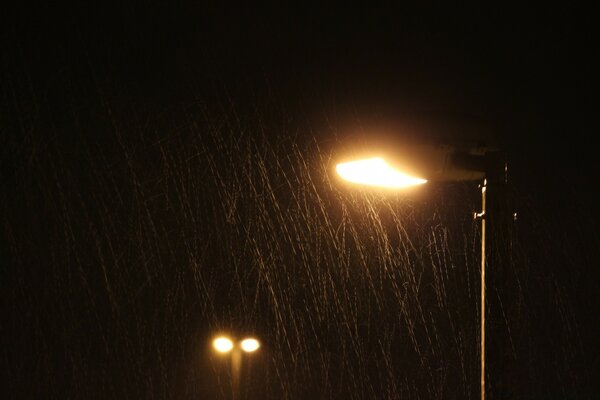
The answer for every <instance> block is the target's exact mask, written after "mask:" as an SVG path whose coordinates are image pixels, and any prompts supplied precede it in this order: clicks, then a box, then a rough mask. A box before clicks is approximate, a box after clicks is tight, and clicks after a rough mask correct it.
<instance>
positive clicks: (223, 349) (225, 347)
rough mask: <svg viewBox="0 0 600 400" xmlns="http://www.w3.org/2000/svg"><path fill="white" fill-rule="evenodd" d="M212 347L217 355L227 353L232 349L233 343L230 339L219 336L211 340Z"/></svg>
mask: <svg viewBox="0 0 600 400" xmlns="http://www.w3.org/2000/svg"><path fill="white" fill-rule="evenodd" d="M213 347H214V349H215V350H216V351H218V352H219V353H228V352H230V351H231V349H233V342H232V341H231V339H229V338H227V337H225V336H221V337H218V338H216V339H215V340H213Z"/></svg>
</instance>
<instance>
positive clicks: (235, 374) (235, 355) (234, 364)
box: [212, 336, 260, 399]
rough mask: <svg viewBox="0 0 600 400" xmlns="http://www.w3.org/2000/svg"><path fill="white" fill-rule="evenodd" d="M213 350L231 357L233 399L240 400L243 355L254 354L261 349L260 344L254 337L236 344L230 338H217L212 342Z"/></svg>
mask: <svg viewBox="0 0 600 400" xmlns="http://www.w3.org/2000/svg"><path fill="white" fill-rule="evenodd" d="M212 346H213V349H214V350H215V351H216V352H217V353H218V354H219V355H229V356H230V357H231V383H232V391H233V398H234V399H237V398H239V390H240V372H241V370H242V353H249V354H251V353H254V352H256V351H257V350H258V349H259V348H260V342H259V341H258V339H256V338H253V337H247V338H244V339H243V340H241V341H239V342H237V343H235V342H234V340H233V339H231V338H230V337H228V336H217V337H215V338H214V339H213V341H212Z"/></svg>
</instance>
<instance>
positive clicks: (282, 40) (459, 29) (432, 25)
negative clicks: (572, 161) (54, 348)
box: [3, 2, 595, 161]
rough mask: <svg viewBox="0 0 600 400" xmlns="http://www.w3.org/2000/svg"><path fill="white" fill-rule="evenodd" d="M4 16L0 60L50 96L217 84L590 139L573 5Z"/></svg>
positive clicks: (167, 96)
mask: <svg viewBox="0 0 600 400" xmlns="http://www.w3.org/2000/svg"><path fill="white" fill-rule="evenodd" d="M14 14H15V16H14V17H13V13H11V12H8V13H7V14H6V16H5V18H6V19H7V20H8V23H7V24H6V25H5V27H4V29H3V41H4V43H5V44H6V45H5V48H7V51H5V52H4V59H5V61H4V65H5V69H6V70H8V71H12V72H9V73H10V74H17V75H19V74H22V75H27V76H30V77H31V80H32V85H35V86H34V87H35V88H37V89H36V90H37V94H38V95H39V96H42V98H48V100H47V101H49V102H52V100H51V99H52V96H57V100H58V101H60V98H61V96H65V93H64V92H65V89H66V87H67V86H71V87H72V88H73V90H72V91H73V92H74V93H73V94H72V95H73V96H85V95H86V93H87V92H91V90H89V88H84V85H85V83H86V82H87V83H90V85H91V86H93V85H94V82H100V83H105V85H104V86H105V87H106V88H107V89H106V90H115V91H118V93H117V94H116V96H119V97H122V98H130V99H133V101H139V102H154V103H155V104H156V105H157V107H158V108H161V107H162V108H165V107H169V106H172V105H173V104H177V103H178V102H179V103H184V102H186V101H188V102H189V101H192V100H194V99H198V98H199V97H204V98H209V97H210V96H215V95H216V96H223V93H225V91H226V92H227V95H228V96H231V97H232V98H235V99H237V103H238V104H239V107H243V106H244V105H246V104H252V103H253V102H256V99H257V98H260V97H261V96H279V98H282V99H283V101H284V102H285V103H286V106H287V107H294V106H297V107H300V108H301V109H303V110H306V111H307V112H309V115H313V114H314V113H316V114H319V113H321V114H325V113H328V112H330V110H331V109H332V108H333V107H335V108H336V109H337V111H338V112H339V110H340V109H342V110H344V109H347V108H348V109H352V110H353V111H356V112H358V113H368V112H370V113H376V114H377V113H382V114H384V115H394V114H396V113H398V112H412V111H415V110H416V111H420V112H426V113H429V112H432V113H455V114H461V115H469V116H478V117H481V118H485V119H486V120H489V121H491V123H493V124H495V125H497V126H500V125H501V126H500V128H498V131H499V132H500V136H502V138H503V140H504V139H506V141H507V142H519V143H522V142H523V143H525V144H526V145H527V146H529V148H531V150H532V152H534V153H537V152H539V151H540V150H539V146H540V145H542V144H543V145H545V144H547V142H552V144H553V145H555V146H554V147H553V149H559V148H560V149H563V150H564V149H565V147H567V148H568V149H570V150H573V154H571V156H573V155H576V154H575V153H576V152H577V151H579V150H584V149H586V148H588V147H589V146H586V145H584V144H582V141H584V140H585V139H588V136H587V134H588V132H589V131H590V129H589V126H588V123H589V122H590V115H589V114H590V112H591V107H592V106H591V104H592V98H593V89H592V86H593V85H592V81H593V78H594V76H593V75H594V74H595V72H594V68H593V66H592V63H591V60H592V52H593V45H592V40H593V35H592V20H591V17H590V16H589V13H586V11H585V10H584V9H580V8H579V7H575V6H572V7H560V6H558V5H557V6H549V5H545V6H544V7H533V6H532V7H529V8H526V7H514V8H511V7H508V6H507V7H498V8H491V7H490V8H478V7H457V8H454V7H450V6H446V7H441V8H437V7H414V6H410V5H406V6H404V5H396V6H389V5H386V6H382V5H370V4H369V5H368V4H364V5H362V6H361V5H355V6H348V5H345V6H337V5H328V4H316V5H309V4H302V5H297V6H287V5H286V6H284V5H277V6H268V7H267V6H264V7H260V6H254V5H245V6H239V7H230V6H227V5H223V4H217V2H215V4H211V3H205V2H199V3H198V4H193V5H186V6H172V5H155V6H152V5H148V6H146V5H144V6H128V5H123V6H122V7H118V8H113V7H109V6H106V5H100V6H98V5H96V6H87V5H86V6H83V5H76V6H70V7H55V6H54V5H52V6H51V5H43V6H40V7H38V8H29V7H28V8H25V9H20V10H17V11H16V12H15V13H14ZM108 88H112V89H108ZM78 91H79V92H82V93H79V92H78ZM310 113H313V114H310ZM567 137H568V139H567ZM567 140H568V141H569V142H570V143H572V144H571V145H569V146H563V145H562V144H563V142H564V141H567ZM574 141H577V142H575V143H574ZM589 155H590V154H589V153H587V152H586V156H589ZM540 157H545V156H543V155H542V156H540ZM540 161H541V158H540Z"/></svg>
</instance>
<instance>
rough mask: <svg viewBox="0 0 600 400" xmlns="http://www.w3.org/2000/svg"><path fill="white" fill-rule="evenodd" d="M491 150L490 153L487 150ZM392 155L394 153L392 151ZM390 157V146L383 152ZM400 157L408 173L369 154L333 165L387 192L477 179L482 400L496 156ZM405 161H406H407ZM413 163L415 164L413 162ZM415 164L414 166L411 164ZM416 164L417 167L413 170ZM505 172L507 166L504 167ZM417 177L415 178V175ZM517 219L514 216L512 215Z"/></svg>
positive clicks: (449, 151) (408, 152)
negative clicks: (490, 190) (490, 196)
mask: <svg viewBox="0 0 600 400" xmlns="http://www.w3.org/2000/svg"><path fill="white" fill-rule="evenodd" d="M490 150H491V151H490ZM391 152H392V154H394V153H396V152H395V151H394V150H391ZM386 153H387V154H390V149H389V147H388V148H387V151H386ZM398 153H400V155H401V156H400V157H394V160H395V161H398V160H399V159H400V163H396V164H402V165H403V167H405V168H406V169H407V170H409V171H410V172H406V171H405V170H400V169H398V168H396V167H394V164H395V163H393V162H389V161H387V160H385V159H384V158H383V157H380V156H376V157H373V156H372V155H373V154H370V157H367V158H360V159H352V160H347V161H346V162H342V163H339V164H337V165H336V172H337V173H338V175H340V177H341V178H342V179H344V180H346V181H348V182H352V183H354V184H362V185H368V186H377V187H383V188H387V189H405V188H409V187H412V186H416V185H422V184H425V183H427V182H428V181H438V182H442V181H474V180H480V181H481V182H482V184H481V185H480V188H481V212H478V213H474V217H475V218H476V219H479V220H481V319H480V322H481V324H480V339H481V340H480V354H481V367H480V370H481V400H485V264H486V251H485V250H486V243H485V242H486V230H485V228H486V220H485V217H486V194H487V184H488V179H487V177H486V175H487V174H488V173H490V174H492V175H494V174H496V173H497V172H498V171H497V170H498V168H497V166H498V160H499V159H500V158H499V157H498V155H499V153H498V152H497V151H496V150H495V149H486V148H482V147H464V148H456V147H452V146H434V145H409V146H406V147H403V148H402V149H398ZM407 160H408V161H407ZM413 162H414V163H413ZM413 164H414V165H413ZM415 165H416V167H415ZM504 172H506V167H505V168H504ZM415 175H416V176H415ZM515 216H516V214H515Z"/></svg>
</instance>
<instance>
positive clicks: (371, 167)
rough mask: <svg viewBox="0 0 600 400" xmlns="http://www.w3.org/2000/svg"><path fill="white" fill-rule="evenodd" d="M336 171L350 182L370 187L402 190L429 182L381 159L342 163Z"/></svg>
mask: <svg viewBox="0 0 600 400" xmlns="http://www.w3.org/2000/svg"><path fill="white" fill-rule="evenodd" d="M336 170H337V173H338V174H339V175H340V176H341V177H342V178H343V179H345V180H347V181H349V182H353V183H359V184H363V185H370V186H382V187H387V188H395V189H400V188H405V187H409V186H414V185H421V184H423V183H425V182H427V180H426V179H421V178H416V177H413V176H410V175H407V174H405V173H402V172H400V171H398V170H396V169H394V168H392V167H391V166H390V165H389V164H388V163H387V162H386V161H385V160H384V159H383V158H380V157H375V158H369V159H366V160H358V161H350V162H346V163H341V164H338V165H337V166H336Z"/></svg>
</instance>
